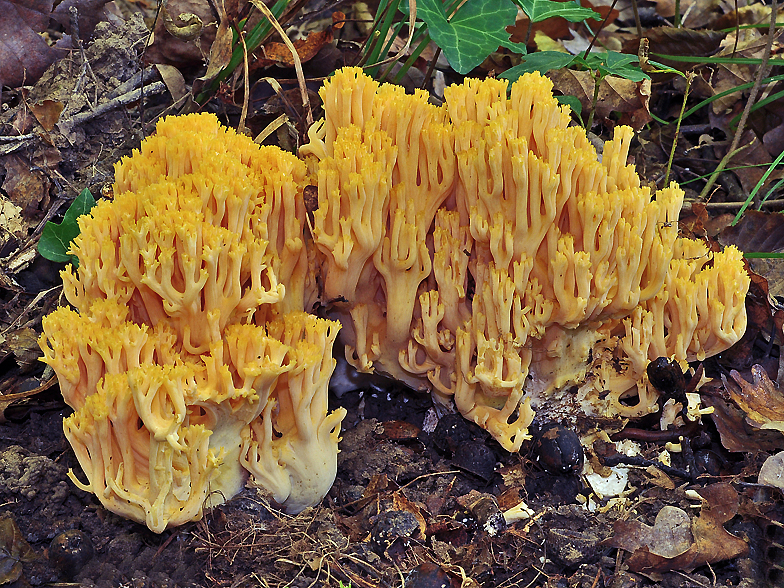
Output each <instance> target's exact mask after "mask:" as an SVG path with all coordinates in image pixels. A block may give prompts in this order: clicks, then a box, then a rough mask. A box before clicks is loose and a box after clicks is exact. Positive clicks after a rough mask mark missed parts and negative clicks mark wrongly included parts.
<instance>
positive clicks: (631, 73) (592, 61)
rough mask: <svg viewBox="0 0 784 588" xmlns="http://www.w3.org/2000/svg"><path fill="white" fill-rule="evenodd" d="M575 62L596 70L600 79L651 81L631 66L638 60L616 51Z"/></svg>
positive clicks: (595, 54) (636, 67)
mask: <svg viewBox="0 0 784 588" xmlns="http://www.w3.org/2000/svg"><path fill="white" fill-rule="evenodd" d="M577 62H578V63H582V64H583V65H585V66H586V67H587V68H589V69H593V70H598V71H599V73H600V74H601V76H602V77H604V76H607V75H612V76H618V77H619V78H624V79H627V80H630V81H632V82H641V81H643V80H649V79H651V78H650V76H649V75H648V74H646V73H645V72H644V71H642V69H640V67H639V66H637V65H632V64H633V63H638V62H639V58H638V57H637V56H636V55H630V54H628V53H618V52H617V51H607V52H606V53H591V54H590V55H589V56H588V57H587V58H586V59H582V58H579V59H578V60H577Z"/></svg>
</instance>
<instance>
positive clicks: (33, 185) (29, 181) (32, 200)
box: [0, 154, 51, 219]
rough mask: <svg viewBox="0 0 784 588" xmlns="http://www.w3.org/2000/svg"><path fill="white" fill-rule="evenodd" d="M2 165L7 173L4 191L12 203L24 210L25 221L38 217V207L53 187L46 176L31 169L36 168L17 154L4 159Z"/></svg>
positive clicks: (0, 162)
mask: <svg viewBox="0 0 784 588" xmlns="http://www.w3.org/2000/svg"><path fill="white" fill-rule="evenodd" d="M0 165H2V167H4V168H5V171H6V175H5V181H4V182H3V190H4V191H5V193H6V194H8V197H9V199H10V200H11V202H13V203H14V204H16V205H17V206H19V207H20V208H21V209H22V215H23V216H24V217H25V219H28V218H30V217H33V216H34V215H36V214H37V212H38V205H39V204H40V203H41V201H42V200H43V199H44V198H46V197H47V195H48V194H49V188H50V186H51V184H50V182H49V179H48V178H47V177H46V174H44V172H42V171H40V170H35V169H31V168H34V166H32V165H30V162H29V161H28V160H26V159H25V158H23V157H21V156H19V155H16V154H12V155H8V156H6V157H4V158H2V160H0Z"/></svg>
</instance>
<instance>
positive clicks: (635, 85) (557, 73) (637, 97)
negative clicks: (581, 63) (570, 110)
mask: <svg viewBox="0 0 784 588" xmlns="http://www.w3.org/2000/svg"><path fill="white" fill-rule="evenodd" d="M547 77H549V78H550V79H551V80H552V81H553V85H554V87H555V89H556V90H558V91H559V92H561V93H562V94H563V95H564V96H575V97H576V98H577V99H578V100H579V101H580V104H582V107H583V112H584V113H587V112H590V111H591V108H592V107H593V95H594V78H593V76H592V75H591V72H588V71H576V70H571V69H558V70H552V71H550V72H549V73H548V74H547ZM650 94H651V82H650V80H643V81H642V82H632V81H631V80H627V79H624V78H621V77H618V76H605V78H604V79H603V80H602V82H601V84H600V85H599V97H598V101H597V103H596V116H597V117H599V118H601V119H607V118H609V116H610V114H611V113H613V112H620V113H622V114H624V115H625V117H624V118H625V119H626V120H624V121H623V122H625V123H626V124H630V125H631V126H632V127H633V128H634V129H635V130H640V129H641V128H642V127H643V126H644V125H645V124H646V123H648V122H650V121H651V120H652V119H651V115H650V111H649V108H648V103H649V100H650Z"/></svg>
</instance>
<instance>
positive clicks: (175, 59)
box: [144, 0, 217, 67]
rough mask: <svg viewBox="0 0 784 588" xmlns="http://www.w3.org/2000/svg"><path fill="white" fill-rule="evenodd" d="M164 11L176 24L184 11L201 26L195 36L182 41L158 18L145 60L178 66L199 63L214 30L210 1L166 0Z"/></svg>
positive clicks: (212, 38) (214, 23)
mask: <svg viewBox="0 0 784 588" xmlns="http://www.w3.org/2000/svg"><path fill="white" fill-rule="evenodd" d="M166 10H167V12H168V13H169V15H170V16H171V18H172V20H173V21H174V22H175V23H177V22H178V20H179V17H180V15H181V14H187V15H194V16H196V17H198V18H199V19H200V20H201V21H202V22H203V23H204V27H203V28H202V30H201V34H200V35H199V37H198V39H196V40H193V41H183V40H181V39H178V38H177V37H175V36H174V35H172V34H171V33H169V31H167V30H166V26H165V24H164V22H163V19H162V18H159V19H158V21H157V23H156V24H155V31H154V35H153V42H152V45H150V46H149V47H148V48H147V51H145V54H144V59H145V61H146V62H147V63H164V64H167V65H174V66H177V67H191V66H200V65H202V64H203V63H204V56H205V55H209V54H210V49H211V47H212V45H213V41H215V36H216V31H217V23H216V22H215V20H216V19H215V14H214V13H213V12H212V8H210V4H209V2H205V1H204V0H169V1H168V2H167V3H166ZM189 18H190V17H189Z"/></svg>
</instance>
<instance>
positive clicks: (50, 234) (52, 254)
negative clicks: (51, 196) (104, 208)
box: [38, 188, 95, 266]
mask: <svg viewBox="0 0 784 588" xmlns="http://www.w3.org/2000/svg"><path fill="white" fill-rule="evenodd" d="M93 206H95V199H94V198H93V195H92V194H91V193H90V190H88V189H87V188H85V189H84V190H82V193H81V194H79V195H78V196H77V197H76V198H75V199H74V201H73V202H72V203H71V206H69V207H68V210H67V211H66V213H65V216H64V217H63V222H61V223H59V224H58V223H55V222H52V221H49V222H47V223H46V225H44V230H43V231H42V232H41V238H40V239H39V240H38V253H40V254H41V255H42V256H43V257H45V258H46V259H49V260H51V261H57V262H60V263H67V262H69V261H70V262H71V263H73V264H74V266H78V265H79V260H78V259H77V258H76V256H75V255H71V254H69V253H68V249H69V248H70V247H71V241H73V240H74V239H75V238H76V236H77V235H78V234H79V223H78V222H77V220H76V219H78V218H79V217H80V216H82V215H83V214H87V213H88V212H90V209H92V207H93Z"/></svg>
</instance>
